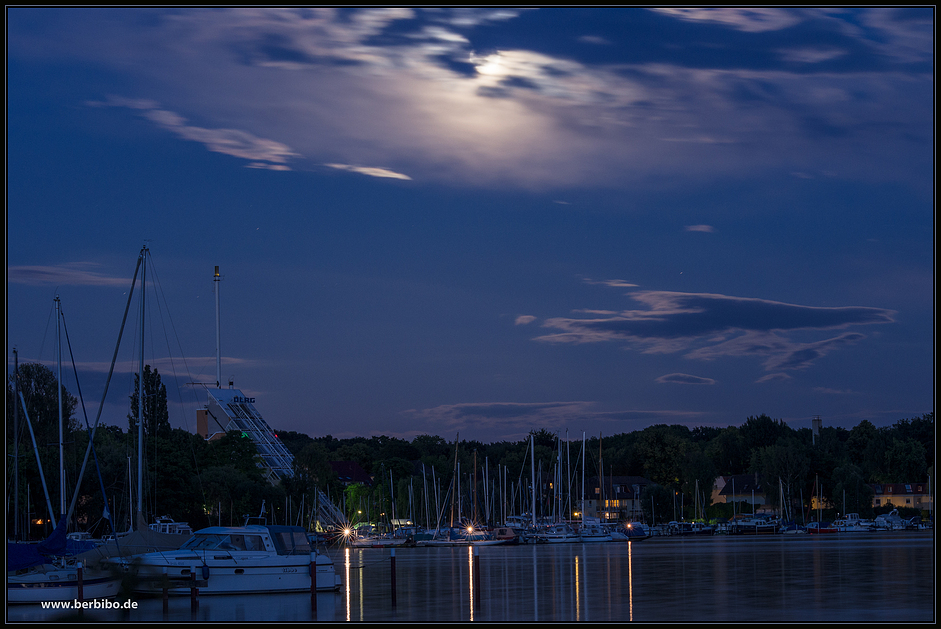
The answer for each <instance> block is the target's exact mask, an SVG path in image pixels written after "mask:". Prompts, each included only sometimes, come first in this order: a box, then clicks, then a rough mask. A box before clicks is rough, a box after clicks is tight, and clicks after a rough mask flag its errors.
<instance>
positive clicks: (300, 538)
mask: <svg viewBox="0 0 941 629" xmlns="http://www.w3.org/2000/svg"><path fill="white" fill-rule="evenodd" d="M269 528H271V529H274V530H272V531H271V539H272V540H273V541H274V544H275V547H276V548H277V550H278V554H279V555H308V554H310V541H309V540H308V539H307V533H305V532H304V531H303V530H300V531H290V530H288V531H279V530H277V529H275V528H274V527H269Z"/></svg>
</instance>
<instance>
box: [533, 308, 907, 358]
mask: <svg viewBox="0 0 941 629" xmlns="http://www.w3.org/2000/svg"><path fill="white" fill-rule="evenodd" d="M629 296H630V297H632V298H633V299H634V300H635V301H639V302H641V303H643V304H645V305H647V306H648V308H647V309H646V310H625V311H622V312H618V313H613V314H609V315H606V316H603V317H597V318H583V319H574V318H562V317H557V318H549V319H547V320H546V321H545V323H544V324H543V327H546V328H554V329H556V330H560V332H558V333H555V334H547V335H543V336H539V337H536V339H535V340H537V341H541V342H546V343H599V342H618V343H623V344H625V345H626V346H628V347H634V348H639V349H641V350H642V351H644V352H646V353H673V352H681V351H682V352H686V354H685V355H686V357H687V358H692V359H699V360H711V359H715V358H718V357H720V356H762V357H764V358H765V362H764V365H765V368H766V369H768V370H769V371H778V370H793V369H803V368H806V367H808V366H810V365H811V364H813V362H814V361H816V360H817V359H819V358H821V357H823V356H825V355H827V353H829V352H831V351H833V350H835V349H838V348H840V347H843V346H845V345H848V344H850V343H855V342H858V341H860V340H862V339H864V338H865V336H864V335H862V334H860V333H858V332H845V333H843V334H840V335H838V336H836V337H832V338H826V339H822V340H818V341H814V342H798V341H795V340H792V339H790V338H788V337H787V336H786V334H788V333H792V332H797V331H803V332H807V331H826V330H837V329H842V328H849V327H851V326H860V325H871V324H883V323H892V322H893V321H894V316H895V313H894V311H891V310H885V309H882V308H867V307H862V306H845V307H826V308H824V307H818V306H802V305H796V304H788V303H783V302H777V301H771V300H766V299H755V298H746V297H729V296H726V295H716V294H709V293H678V292H668V291H638V292H634V293H630V294H629Z"/></svg>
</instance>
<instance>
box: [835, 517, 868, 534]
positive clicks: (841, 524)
mask: <svg viewBox="0 0 941 629" xmlns="http://www.w3.org/2000/svg"><path fill="white" fill-rule="evenodd" d="M832 526H833V528H835V529H836V530H838V531H840V532H841V533H868V532H869V531H874V530H875V528H876V525H875V523H874V522H872V521H871V520H863V519H861V518H860V517H859V514H858V513H847V514H846V516H845V517H842V518H839V519H837V520H834V521H833V525H832Z"/></svg>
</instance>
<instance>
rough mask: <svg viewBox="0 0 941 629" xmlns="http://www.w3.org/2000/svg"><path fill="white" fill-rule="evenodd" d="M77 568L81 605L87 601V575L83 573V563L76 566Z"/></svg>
mask: <svg viewBox="0 0 941 629" xmlns="http://www.w3.org/2000/svg"><path fill="white" fill-rule="evenodd" d="M75 567H76V572H77V573H78V602H79V603H81V602H83V601H84V600H85V574H84V572H83V571H82V562H81V561H79V562H78V563H77V564H75Z"/></svg>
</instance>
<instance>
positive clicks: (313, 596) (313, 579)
mask: <svg viewBox="0 0 941 629" xmlns="http://www.w3.org/2000/svg"><path fill="white" fill-rule="evenodd" d="M310 611H311V612H313V613H315V614H316V613H317V560H316V559H313V560H311V562H310Z"/></svg>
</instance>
